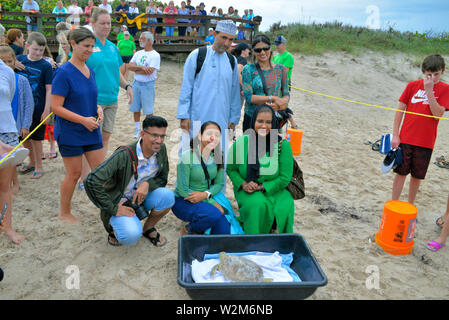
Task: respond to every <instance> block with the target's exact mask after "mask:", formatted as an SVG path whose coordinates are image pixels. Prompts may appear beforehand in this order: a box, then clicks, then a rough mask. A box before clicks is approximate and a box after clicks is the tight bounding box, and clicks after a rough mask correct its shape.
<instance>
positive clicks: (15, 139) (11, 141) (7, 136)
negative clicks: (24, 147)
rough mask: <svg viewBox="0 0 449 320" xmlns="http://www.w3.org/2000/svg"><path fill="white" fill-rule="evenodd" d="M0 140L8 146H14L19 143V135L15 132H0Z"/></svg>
mask: <svg viewBox="0 0 449 320" xmlns="http://www.w3.org/2000/svg"><path fill="white" fill-rule="evenodd" d="M0 141H1V142H3V143H4V144H7V145H8V146H11V147H15V146H17V145H18V144H19V135H18V134H17V132H7V133H0Z"/></svg>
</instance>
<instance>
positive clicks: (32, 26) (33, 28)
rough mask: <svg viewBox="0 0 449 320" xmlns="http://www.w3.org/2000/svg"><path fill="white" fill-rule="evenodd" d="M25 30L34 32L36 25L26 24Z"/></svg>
mask: <svg viewBox="0 0 449 320" xmlns="http://www.w3.org/2000/svg"><path fill="white" fill-rule="evenodd" d="M27 30H29V31H34V32H36V31H37V25H32V24H27Z"/></svg>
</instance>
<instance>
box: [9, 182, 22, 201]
mask: <svg viewBox="0 0 449 320" xmlns="http://www.w3.org/2000/svg"><path fill="white" fill-rule="evenodd" d="M19 191H20V187H19V185H18V184H14V185H13V186H12V187H11V192H12V196H13V197H14V198H15V197H17V195H18V194H19Z"/></svg>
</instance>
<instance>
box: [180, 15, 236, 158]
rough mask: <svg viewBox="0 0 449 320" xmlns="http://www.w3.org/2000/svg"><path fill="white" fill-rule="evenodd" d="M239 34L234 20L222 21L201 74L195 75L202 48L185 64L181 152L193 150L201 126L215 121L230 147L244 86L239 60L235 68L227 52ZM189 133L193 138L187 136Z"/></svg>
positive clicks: (224, 144)
mask: <svg viewBox="0 0 449 320" xmlns="http://www.w3.org/2000/svg"><path fill="white" fill-rule="evenodd" d="M236 34H237V27H236V25H235V24H234V23H233V22H232V21H231V20H221V21H219V22H218V24H217V27H216V30H215V42H214V44H213V45H212V46H208V47H207V55H206V58H205V60H204V63H203V65H202V68H201V71H200V72H199V73H198V74H197V75H196V76H195V73H196V66H197V65H196V62H197V57H198V49H195V50H194V51H192V52H191V53H190V54H189V56H188V57H187V60H186V63H185V65H184V76H183V81H182V86H181V92H180V95H179V102H178V113H177V116H176V118H177V119H180V120H181V129H183V136H182V139H181V144H182V146H181V148H180V149H181V150H180V153H182V151H184V150H187V149H189V140H190V138H191V137H194V136H196V135H197V134H198V132H199V130H200V127H201V125H202V124H203V123H204V122H206V121H214V122H216V123H218V124H219V125H220V129H221V133H222V140H221V141H222V150H223V151H225V152H224V153H223V154H224V155H226V150H227V147H228V141H229V140H228V135H227V132H228V130H227V129H231V130H234V129H235V126H236V125H237V124H238V123H239V120H240V110H241V109H240V85H239V73H238V68H237V61H236V59H235V57H232V58H233V59H234V60H235V61H234V69H232V66H231V63H230V61H229V58H228V55H227V54H226V51H227V50H228V49H229V47H230V46H231V44H232V42H233V40H234V38H235V36H236ZM187 132H189V135H187Z"/></svg>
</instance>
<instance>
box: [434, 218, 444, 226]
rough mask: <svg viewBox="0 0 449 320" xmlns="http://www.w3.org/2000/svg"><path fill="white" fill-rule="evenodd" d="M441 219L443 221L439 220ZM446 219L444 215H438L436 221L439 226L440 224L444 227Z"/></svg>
mask: <svg viewBox="0 0 449 320" xmlns="http://www.w3.org/2000/svg"><path fill="white" fill-rule="evenodd" d="M440 220H441V223H440V222H439V221H440ZM445 222H446V221H445V220H444V216H441V217H438V219H437V220H436V221H435V223H436V224H437V226H439V227H440V228H443V224H444V223H445Z"/></svg>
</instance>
